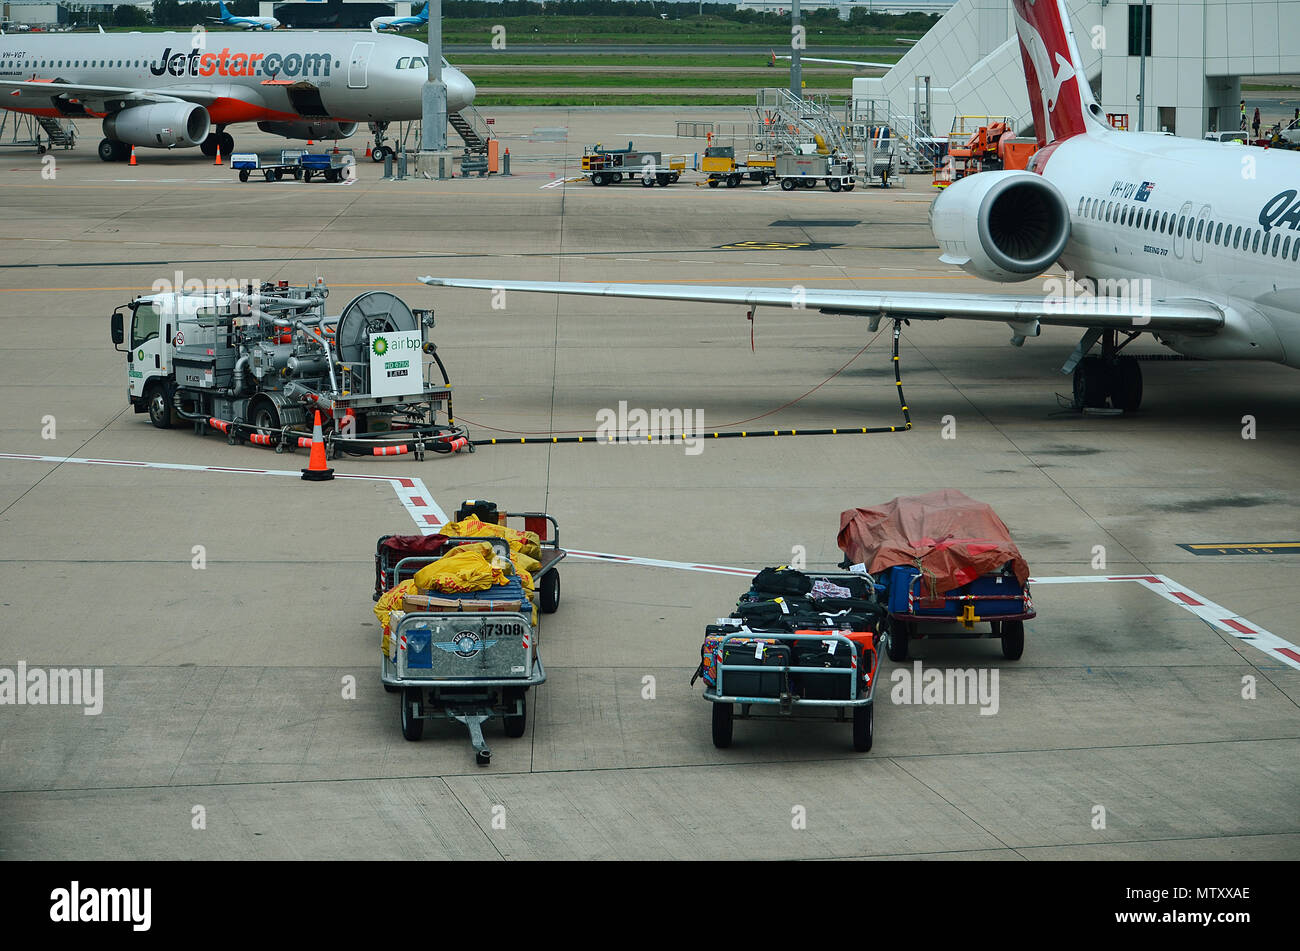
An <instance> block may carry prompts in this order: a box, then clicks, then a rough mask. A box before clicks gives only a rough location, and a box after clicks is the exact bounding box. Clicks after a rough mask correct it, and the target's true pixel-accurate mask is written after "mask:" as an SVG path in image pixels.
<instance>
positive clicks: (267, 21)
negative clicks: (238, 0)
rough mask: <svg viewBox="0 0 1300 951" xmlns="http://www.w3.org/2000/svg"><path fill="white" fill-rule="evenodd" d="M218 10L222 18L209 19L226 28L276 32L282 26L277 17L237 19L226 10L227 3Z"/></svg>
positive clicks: (220, 4) (220, 5) (221, 4)
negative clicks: (235, 27)
mask: <svg viewBox="0 0 1300 951" xmlns="http://www.w3.org/2000/svg"><path fill="white" fill-rule="evenodd" d="M217 9H218V10H219V11H220V13H221V16H219V17H208V19H209V20H214V21H216V22H217V23H222V24H224V25H226V26H237V27H240V28H241V29H245V30H274V29H275V28H276V27H278V26H279V25H280V21H279V20H277V19H276V18H275V17H237V16H235V15H234V14H233V13H231V12H230V11H229V10H227V9H226V5H225V3H218V4H217Z"/></svg>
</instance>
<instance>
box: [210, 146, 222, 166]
mask: <svg viewBox="0 0 1300 951" xmlns="http://www.w3.org/2000/svg"><path fill="white" fill-rule="evenodd" d="M212 164H213V165H220V164H221V146H219V145H218V146H217V157H216V160H215V161H213V163H212Z"/></svg>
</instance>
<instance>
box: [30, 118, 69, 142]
mask: <svg viewBox="0 0 1300 951" xmlns="http://www.w3.org/2000/svg"><path fill="white" fill-rule="evenodd" d="M36 121H37V122H39V123H40V124H41V128H42V129H44V130H45V135H46V138H48V139H49V140H50V148H63V149H70V148H72V147H73V146H74V145H75V144H76V141H77V130H76V128H75V127H74V126H73V124H72V123H71V122H64V121H62V120H59V119H55V118H53V117H52V116H37V117H36Z"/></svg>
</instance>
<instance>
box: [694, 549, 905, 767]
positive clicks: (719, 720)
mask: <svg viewBox="0 0 1300 951" xmlns="http://www.w3.org/2000/svg"><path fill="white" fill-rule="evenodd" d="M808 577H809V578H811V579H813V580H814V581H816V580H818V579H822V580H827V581H831V582H835V583H838V582H837V578H844V577H846V576H845V575H843V574H839V575H836V574H809V575H808ZM722 620H725V621H727V622H729V623H728V624H727V625H719V626H711V627H710V628H708V629H706V636H705V643H704V647H703V648H702V649H701V657H702V661H701V664H700V667H699V669H698V670H697V671H696V674H697V676H703V678H704V693H703V696H704V699H705V700H708V701H709V702H710V703H711V704H713V708H712V721H713V745H714V746H716V747H718V748H719V749H725V748H727V747H728V746H730V745H731V740H732V733H733V726H734V722H735V721H736V720H822V721H825V722H836V723H846V722H849V721H850V720H851V721H852V724H853V749H854V750H856V751H857V752H860V753H866V752H869V751H870V750H871V746H872V743H873V741H874V737H875V714H874V706H873V704H874V700H875V689H876V675H877V671H878V668H879V663H880V658H879V645H878V639H879V638H878V635H877V634H876V633H875V632H874V631H848V630H843V629H834V628H829V627H828V628H826V629H815V628H809V629H803V630H795V631H793V632H789V631H778V630H770V629H768V630H763V629H751V628H749V627H746V626H743V623H744V622H742V621H741V620H739V619H735V618H727V619H720V621H722ZM710 632H712V633H710ZM691 682H692V683H694V682H695V678H692V680H691ZM737 708H739V709H737Z"/></svg>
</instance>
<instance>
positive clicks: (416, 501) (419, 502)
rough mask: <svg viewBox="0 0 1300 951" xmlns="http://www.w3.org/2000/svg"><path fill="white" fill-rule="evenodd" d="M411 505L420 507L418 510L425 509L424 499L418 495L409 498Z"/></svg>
mask: <svg viewBox="0 0 1300 951" xmlns="http://www.w3.org/2000/svg"><path fill="white" fill-rule="evenodd" d="M411 504H412V505H418V506H420V508H426V507H427V506H426V504H425V501H424V499H422V498H420V497H419V496H418V495H413V496H411Z"/></svg>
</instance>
